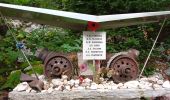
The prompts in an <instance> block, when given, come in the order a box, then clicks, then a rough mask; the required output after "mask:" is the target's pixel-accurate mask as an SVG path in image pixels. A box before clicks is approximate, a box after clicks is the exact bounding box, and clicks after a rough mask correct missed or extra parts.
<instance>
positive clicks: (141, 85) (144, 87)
mask: <svg viewBox="0 0 170 100" xmlns="http://www.w3.org/2000/svg"><path fill="white" fill-rule="evenodd" d="M139 89H149V90H151V89H152V87H151V86H149V85H144V84H139Z"/></svg>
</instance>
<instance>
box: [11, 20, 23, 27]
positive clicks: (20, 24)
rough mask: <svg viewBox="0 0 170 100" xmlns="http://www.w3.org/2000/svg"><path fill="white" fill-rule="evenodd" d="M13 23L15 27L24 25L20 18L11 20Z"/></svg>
mask: <svg viewBox="0 0 170 100" xmlns="http://www.w3.org/2000/svg"><path fill="white" fill-rule="evenodd" d="M11 23H12V25H13V26H14V28H19V27H21V26H22V22H21V21H20V20H13V21H11Z"/></svg>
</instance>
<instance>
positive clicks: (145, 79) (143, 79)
mask: <svg viewBox="0 0 170 100" xmlns="http://www.w3.org/2000/svg"><path fill="white" fill-rule="evenodd" d="M139 81H140V82H141V81H148V78H146V77H144V78H141V79H140V80H139Z"/></svg>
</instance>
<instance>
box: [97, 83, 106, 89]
mask: <svg viewBox="0 0 170 100" xmlns="http://www.w3.org/2000/svg"><path fill="white" fill-rule="evenodd" d="M104 88H105V87H104V85H103V84H98V85H97V89H104Z"/></svg>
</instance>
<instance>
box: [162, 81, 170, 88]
mask: <svg viewBox="0 0 170 100" xmlns="http://www.w3.org/2000/svg"><path fill="white" fill-rule="evenodd" d="M162 86H163V87H164V88H170V82H169V81H165V82H164V83H163V85H162Z"/></svg>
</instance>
